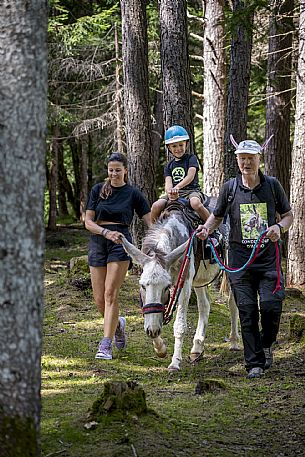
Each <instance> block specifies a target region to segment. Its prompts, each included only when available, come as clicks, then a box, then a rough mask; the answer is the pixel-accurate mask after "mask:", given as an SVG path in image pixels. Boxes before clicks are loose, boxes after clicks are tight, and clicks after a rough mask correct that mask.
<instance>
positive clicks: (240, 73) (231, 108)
mask: <svg viewBox="0 0 305 457" xmlns="http://www.w3.org/2000/svg"><path fill="white" fill-rule="evenodd" d="M232 4H233V18H236V19H235V20H234V23H235V24H236V25H235V26H234V29H233V30H232V39H231V51H230V70H229V87H228V103H227V116H226V118H227V123H226V132H225V150H224V179H225V181H226V180H227V179H229V178H230V177H233V176H235V175H236V173H237V170H238V167H237V162H236V157H235V155H234V153H233V152H234V147H233V145H232V143H231V141H230V134H232V135H233V136H234V138H235V140H236V141H237V142H238V143H239V142H240V141H242V140H245V139H246V136H247V119H248V114H247V113H248V100H249V84H250V70H251V51H252V29H253V16H254V13H253V9H252V10H248V9H247V2H245V1H241V0H233V2H232Z"/></svg>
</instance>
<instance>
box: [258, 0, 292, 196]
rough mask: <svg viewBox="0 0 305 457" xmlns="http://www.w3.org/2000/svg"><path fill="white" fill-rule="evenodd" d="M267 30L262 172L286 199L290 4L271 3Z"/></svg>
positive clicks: (277, 0)
mask: <svg viewBox="0 0 305 457" xmlns="http://www.w3.org/2000/svg"><path fill="white" fill-rule="evenodd" d="M271 7H272V10H271V17H270V27H269V30H270V31H269V50H268V84H267V109H266V138H269V137H270V136H271V135H272V134H273V135H274V136H273V138H272V140H271V141H270V143H269V144H268V146H267V148H266V150H265V154H264V163H265V172H266V174H267V175H271V176H276V177H277V178H278V179H279V181H280V182H281V184H282V186H283V187H284V189H285V191H286V193H287V195H288V196H289V192H290V189H289V187H290V186H289V184H290V168H291V143H290V108H291V54H292V31H293V28H294V27H293V0H284V1H283V0H273V2H272V5H271Z"/></svg>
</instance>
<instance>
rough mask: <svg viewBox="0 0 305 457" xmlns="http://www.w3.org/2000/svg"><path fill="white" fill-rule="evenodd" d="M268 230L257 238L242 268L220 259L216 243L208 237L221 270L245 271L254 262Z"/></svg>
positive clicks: (231, 271)
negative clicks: (226, 263) (227, 264)
mask: <svg viewBox="0 0 305 457" xmlns="http://www.w3.org/2000/svg"><path fill="white" fill-rule="evenodd" d="M267 231H268V230H265V231H264V232H262V233H261V234H260V235H259V237H258V238H257V240H256V241H255V244H254V246H253V248H252V251H251V254H250V257H249V259H248V260H247V262H246V263H245V264H244V265H243V266H241V267H240V268H231V267H229V266H226V265H225V264H224V263H223V262H222V261H221V259H220V257H219V256H218V253H217V251H216V248H215V245H214V243H213V241H212V239H211V238H210V237H208V239H207V241H208V244H209V245H210V247H211V250H212V253H213V257H214V259H215V260H216V262H217V263H218V265H219V268H220V269H221V270H224V271H226V272H228V273H239V272H240V271H243V270H245V269H246V268H247V267H248V266H249V265H250V264H251V263H252V262H254V260H255V258H256V256H257V253H258V251H259V248H260V246H261V244H262V241H263V239H264V238H265V236H266V233H267Z"/></svg>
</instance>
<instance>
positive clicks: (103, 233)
mask: <svg viewBox="0 0 305 457" xmlns="http://www.w3.org/2000/svg"><path fill="white" fill-rule="evenodd" d="M109 231H110V230H108V229H106V228H103V229H102V231H101V235H102V236H104V237H105V238H106V235H107V233H108V232H109Z"/></svg>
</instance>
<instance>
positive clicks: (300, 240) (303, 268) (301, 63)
mask: <svg viewBox="0 0 305 457" xmlns="http://www.w3.org/2000/svg"><path fill="white" fill-rule="evenodd" d="M296 77H297V89H296V111H295V130H294V142H293V150H292V169H291V188H290V192H291V194H290V200H291V204H292V209H293V214H294V223H293V226H292V228H291V229H290V230H289V242H288V259H287V283H288V285H290V286H304V284H305V224H304V221H305V205H304V202H305V180H304V176H305V155H304V138H305V116H304V113H305V0H301V1H300V23H299V57H298V67H297V74H296Z"/></svg>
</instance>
